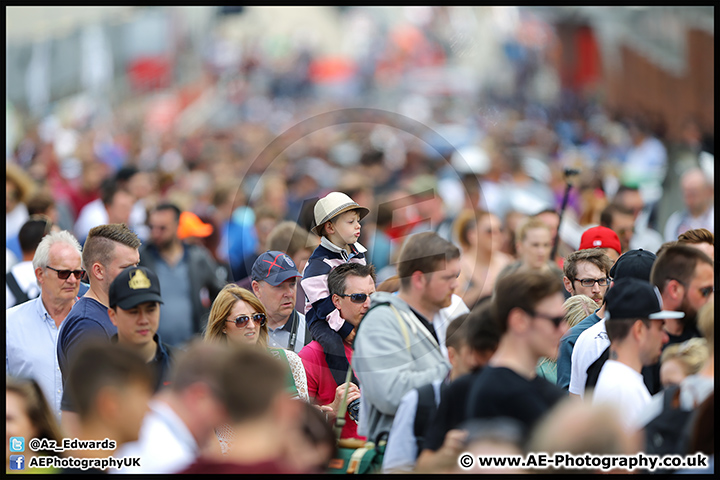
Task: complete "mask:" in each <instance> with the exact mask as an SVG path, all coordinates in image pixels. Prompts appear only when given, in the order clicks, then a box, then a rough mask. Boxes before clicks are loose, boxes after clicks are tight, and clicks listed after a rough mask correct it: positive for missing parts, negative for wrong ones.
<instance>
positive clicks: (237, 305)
mask: <svg viewBox="0 0 720 480" xmlns="http://www.w3.org/2000/svg"><path fill="white" fill-rule="evenodd" d="M204 338H205V341H209V342H212V341H216V342H228V343H230V344H240V345H256V346H257V347H258V348H262V349H265V350H267V351H268V352H269V353H270V354H271V355H273V356H274V357H276V358H278V359H280V360H282V361H284V362H286V363H287V364H288V381H287V388H288V391H289V392H290V394H291V395H292V396H293V397H295V398H299V399H302V400H304V401H306V402H307V401H309V398H308V388H307V377H306V376H305V368H304V367H303V364H302V360H300V357H298V355H297V354H296V353H295V352H293V351H292V350H286V349H284V348H272V347H268V331H267V312H266V310H265V306H264V305H263V304H262V302H261V301H260V300H259V299H258V298H257V297H256V296H255V295H254V294H253V293H252V292H251V291H249V290H246V289H244V288H241V287H238V286H237V285H235V284H232V283H231V284H228V285H226V286H225V287H224V288H223V289H222V290H221V291H220V293H219V294H218V296H217V297H216V298H215V300H214V301H213V304H212V307H211V309H210V316H209V317H208V324H207V328H206V330H205V337H204ZM217 434H218V439H219V440H220V445H221V447H222V451H223V453H224V452H226V451H227V450H228V448H229V447H230V443H231V441H232V431H230V430H229V428H223V429H220V430H218V432H217Z"/></svg>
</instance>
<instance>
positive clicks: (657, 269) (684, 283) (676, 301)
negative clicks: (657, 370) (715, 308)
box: [650, 245, 715, 345]
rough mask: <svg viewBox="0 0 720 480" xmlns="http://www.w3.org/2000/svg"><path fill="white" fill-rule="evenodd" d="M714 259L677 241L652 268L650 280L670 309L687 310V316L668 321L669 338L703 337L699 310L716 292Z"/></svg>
mask: <svg viewBox="0 0 720 480" xmlns="http://www.w3.org/2000/svg"><path fill="white" fill-rule="evenodd" d="M713 267H714V264H713V261H712V260H711V259H710V257H709V256H707V255H706V254H705V253H704V252H702V251H700V250H699V249H697V248H693V247H690V246H687V245H674V246H671V247H668V248H667V249H665V250H664V251H663V252H661V253H660V255H659V256H658V258H657V260H656V261H655V263H654V264H653V268H652V271H651V272H650V281H651V282H652V283H653V284H654V285H655V286H656V287H657V288H658V290H660V293H661V295H662V300H663V305H664V306H665V308H666V309H667V310H676V311H680V312H684V313H685V317H684V318H681V319H676V320H674V321H670V322H668V323H667V324H666V325H665V330H666V331H667V333H668V335H669V337H670V341H669V342H668V345H672V344H673V343H681V342H684V341H685V340H687V339H689V338H692V337H700V336H701V335H700V332H699V331H698V329H697V326H696V319H697V312H698V310H700V308H701V307H702V306H703V305H705V304H706V303H707V302H708V301H710V300H712V298H713V295H714V292H715V274H714V268H713Z"/></svg>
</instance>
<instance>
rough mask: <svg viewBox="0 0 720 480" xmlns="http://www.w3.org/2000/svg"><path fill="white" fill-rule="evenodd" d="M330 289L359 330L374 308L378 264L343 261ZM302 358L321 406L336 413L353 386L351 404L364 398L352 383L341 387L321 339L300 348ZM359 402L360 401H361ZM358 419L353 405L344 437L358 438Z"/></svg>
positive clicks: (312, 393)
mask: <svg viewBox="0 0 720 480" xmlns="http://www.w3.org/2000/svg"><path fill="white" fill-rule="evenodd" d="M328 291H329V292H330V297H331V298H332V302H333V305H335V307H336V308H337V309H338V312H340V317H341V318H342V319H343V320H345V321H346V322H348V323H350V324H351V325H352V326H353V327H354V328H355V329H356V330H357V328H358V326H359V325H360V322H361V321H362V318H363V317H364V316H365V313H367V311H368V309H369V308H370V295H371V294H372V293H375V267H374V266H373V265H363V264H361V263H343V264H342V265H338V266H337V267H335V268H333V269H332V270H331V271H330V273H329V274H328ZM350 338H351V336H350V335H348V336H347V337H346V338H345V339H344V342H343V343H344V345H343V346H344V347H345V358H346V359H347V361H348V363H352V354H353V349H352V340H349V339H350ZM299 355H300V358H301V359H302V361H303V365H304V366H305V373H306V375H307V381H308V394H309V396H310V399H311V400H312V401H313V402H314V403H315V404H317V405H326V406H328V408H327V409H328V410H330V409H331V410H332V412H333V414H336V413H337V410H338V408H339V407H340V401H341V400H342V398H343V397H344V395H345V389H346V388H349V390H348V396H347V399H346V401H347V404H348V405H349V406H350V405H352V404H353V401H355V400H358V401H359V398H360V389H359V387H358V386H357V385H355V384H354V383H352V382H350V385H349V386H348V384H347V383H343V384H341V385H339V386H338V384H337V382H335V379H334V378H333V376H332V374H331V373H330V367H328V364H327V361H326V360H325V351H324V350H323V347H322V345H320V343H319V342H317V341H312V342H310V343H309V344H308V345H307V346H306V347H305V348H303V349H302V351H300V354H299ZM358 403H359V402H358ZM357 418H358V416H357V415H356V414H355V413H354V411H353V408H352V407H349V409H348V411H347V414H346V417H345V425H344V427H343V429H342V432H341V433H340V437H341V438H358V437H359V436H358V434H357Z"/></svg>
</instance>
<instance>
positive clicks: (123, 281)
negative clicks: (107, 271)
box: [109, 267, 163, 310]
mask: <svg viewBox="0 0 720 480" xmlns="http://www.w3.org/2000/svg"><path fill="white" fill-rule="evenodd" d="M109 297H110V298H109V303H110V307H111V308H112V307H115V306H116V305H117V306H118V307H120V308H122V309H123V310H129V309H131V308H133V307H136V306H138V305H140V304H141V303H145V302H158V303H163V300H162V296H161V294H160V281H159V280H158V277H157V275H155V272H153V271H152V270H150V269H149V268H147V267H130V268H126V269H125V270H123V271H122V272H120V275H118V276H117V277H115V280H113V281H112V283H111V284H110V292H109Z"/></svg>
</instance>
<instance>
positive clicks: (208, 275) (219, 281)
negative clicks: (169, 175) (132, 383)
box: [140, 203, 227, 347]
mask: <svg viewBox="0 0 720 480" xmlns="http://www.w3.org/2000/svg"><path fill="white" fill-rule="evenodd" d="M180 213H181V212H180V209H179V208H178V207H177V206H175V205H173V204H169V203H166V204H160V205H158V206H157V207H155V208H154V209H153V211H152V212H150V215H149V217H148V226H149V228H150V242H148V243H147V244H145V245H143V246H142V247H141V248H140V265H141V266H143V267H147V268H149V269H150V270H152V271H153V272H155V274H156V275H157V276H158V279H159V280H160V284H161V285H163V300H164V301H165V304H164V307H163V309H162V311H161V312H160V329H159V330H158V334H159V335H160V337H161V338H162V339H163V341H164V342H165V343H166V344H168V345H170V346H173V347H181V346H183V345H184V344H185V343H187V342H188V341H189V340H190V339H191V338H192V337H193V336H194V335H197V334H198V333H200V332H201V331H202V329H203V327H204V326H205V323H206V322H207V316H208V313H209V312H210V305H211V304H212V301H213V300H214V299H215V297H216V296H217V294H218V292H219V291H220V290H222V287H223V286H224V285H225V284H226V283H227V271H226V270H225V269H224V268H223V267H221V266H220V265H218V264H217V263H216V262H215V260H213V258H212V255H210V252H209V251H207V249H205V248H204V247H202V246H200V245H193V244H190V243H186V242H183V241H182V240H180V238H179V237H178V225H179V223H180Z"/></svg>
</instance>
